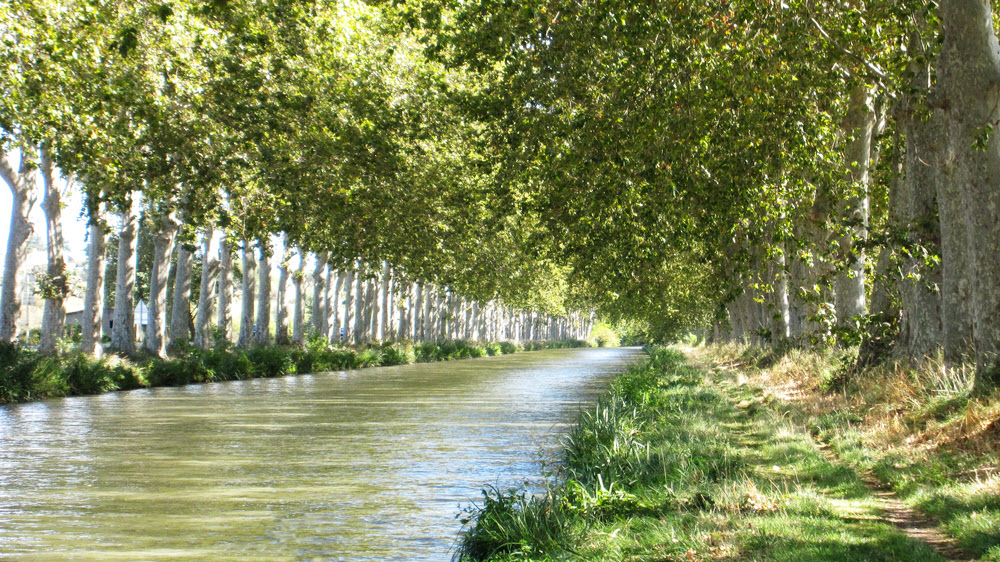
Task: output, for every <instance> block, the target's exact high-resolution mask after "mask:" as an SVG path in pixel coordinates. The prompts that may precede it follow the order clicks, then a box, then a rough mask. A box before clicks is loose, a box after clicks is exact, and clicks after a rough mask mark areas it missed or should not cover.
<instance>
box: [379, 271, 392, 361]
mask: <svg viewBox="0 0 1000 562" xmlns="http://www.w3.org/2000/svg"><path fill="white" fill-rule="evenodd" d="M391 273H392V270H391V269H390V268H389V262H385V261H384V262H382V275H381V277H380V278H379V285H378V320H377V329H376V330H375V339H376V341H384V340H387V339H389V318H390V316H391V314H392V311H391V310H390V305H389V303H390V302H392V296H391V295H390V294H389V276H390V275H391Z"/></svg>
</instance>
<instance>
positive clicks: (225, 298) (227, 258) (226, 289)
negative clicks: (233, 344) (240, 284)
mask: <svg viewBox="0 0 1000 562" xmlns="http://www.w3.org/2000/svg"><path fill="white" fill-rule="evenodd" d="M232 278H233V246H232V244H231V243H230V241H229V237H228V236H226V237H223V238H222V240H220V241H219V296H218V301H219V318H218V322H217V329H218V332H219V339H220V341H217V342H215V345H223V344H228V342H230V341H232V338H233V322H232V318H233V314H232V306H233V293H232Z"/></svg>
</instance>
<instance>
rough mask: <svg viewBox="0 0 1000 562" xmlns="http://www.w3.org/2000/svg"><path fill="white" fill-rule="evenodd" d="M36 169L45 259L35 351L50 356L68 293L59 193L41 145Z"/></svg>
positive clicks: (54, 350) (54, 347)
mask: <svg viewBox="0 0 1000 562" xmlns="http://www.w3.org/2000/svg"><path fill="white" fill-rule="evenodd" d="M38 169H39V171H40V172H41V176H42V186H43V188H44V192H45V198H44V199H43V200H42V210H43V211H44V212H45V248H46V254H47V258H48V265H47V268H46V271H45V273H46V285H47V287H46V291H45V295H44V297H45V308H44V310H43V312H42V337H41V340H40V341H39V345H38V352H39V353H41V354H43V355H54V354H55V353H56V352H57V351H58V349H57V344H58V342H59V338H60V337H62V334H63V325H64V324H65V322H66V306H65V304H64V301H65V299H66V295H68V294H69V282H68V279H67V278H66V260H65V259H64V258H63V233H62V194H61V193H60V192H59V189H58V188H57V187H56V185H55V181H54V178H53V173H52V172H53V170H52V157H51V155H50V154H49V151H48V150H47V149H46V148H45V147H44V146H43V147H42V148H41V149H40V150H39V166H38Z"/></svg>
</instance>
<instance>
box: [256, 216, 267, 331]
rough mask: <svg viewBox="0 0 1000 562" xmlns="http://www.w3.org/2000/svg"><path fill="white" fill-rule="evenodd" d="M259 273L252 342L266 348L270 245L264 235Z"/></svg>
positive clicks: (261, 244)
mask: <svg viewBox="0 0 1000 562" xmlns="http://www.w3.org/2000/svg"><path fill="white" fill-rule="evenodd" d="M259 272H260V281H258V283H257V322H256V323H255V324H254V341H255V342H256V343H257V345H260V346H268V345H271V243H270V241H269V238H268V237H267V236H266V235H265V237H264V239H263V240H261V242H260V268H259Z"/></svg>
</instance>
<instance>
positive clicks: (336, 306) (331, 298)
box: [326, 270, 345, 342]
mask: <svg viewBox="0 0 1000 562" xmlns="http://www.w3.org/2000/svg"><path fill="white" fill-rule="evenodd" d="M344 276H345V272H343V271H339V270H338V271H337V272H336V273H335V274H334V282H333V287H331V290H330V292H329V294H328V295H327V301H326V302H327V305H326V307H327V315H328V316H329V317H330V322H329V325H330V336H329V338H328V339H329V340H330V341H331V342H339V341H340V328H341V323H342V321H343V319H342V317H341V314H340V304H341V301H342V300H343V298H342V297H341V295H342V294H343V290H344Z"/></svg>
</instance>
